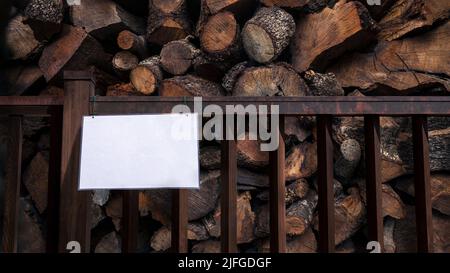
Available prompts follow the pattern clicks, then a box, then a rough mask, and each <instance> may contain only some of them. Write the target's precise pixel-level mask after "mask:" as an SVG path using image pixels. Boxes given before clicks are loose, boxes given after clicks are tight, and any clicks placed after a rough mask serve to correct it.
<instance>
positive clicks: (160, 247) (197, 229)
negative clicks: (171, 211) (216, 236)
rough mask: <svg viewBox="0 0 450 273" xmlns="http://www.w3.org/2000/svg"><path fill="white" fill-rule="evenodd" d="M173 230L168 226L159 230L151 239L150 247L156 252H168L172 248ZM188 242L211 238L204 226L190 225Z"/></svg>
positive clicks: (198, 224)
mask: <svg viewBox="0 0 450 273" xmlns="http://www.w3.org/2000/svg"><path fill="white" fill-rule="evenodd" d="M171 238H172V230H171V229H170V228H169V227H167V226H162V227H161V228H160V229H158V230H157V231H156V232H155V233H154V234H153V236H152V238H151V239H150V246H151V247H152V248H153V249H154V250H156V251H166V250H168V249H169V248H170V247H171ZM187 238H188V240H195V241H203V240H207V239H208V238H209V235H208V232H207V231H206V228H205V226H204V225H203V224H201V223H197V222H192V223H188V230H187Z"/></svg>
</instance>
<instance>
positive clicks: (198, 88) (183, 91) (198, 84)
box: [159, 75, 223, 97]
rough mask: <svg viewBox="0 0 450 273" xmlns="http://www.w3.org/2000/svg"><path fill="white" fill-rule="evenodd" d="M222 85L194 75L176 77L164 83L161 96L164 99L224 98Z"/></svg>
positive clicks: (160, 90) (160, 91) (160, 92)
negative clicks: (184, 97)
mask: <svg viewBox="0 0 450 273" xmlns="http://www.w3.org/2000/svg"><path fill="white" fill-rule="evenodd" d="M222 94H223V90H222V87H221V86H220V85H218V84H217V83H214V82H210V81H208V80H205V79H202V78H200V77H197V76H193V75H186V76H176V77H173V78H170V79H166V80H164V81H163V82H162V84H161V87H160V89H159V95H160V96H163V97H183V96H196V97H208V96H222Z"/></svg>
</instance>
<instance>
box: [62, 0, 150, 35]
mask: <svg viewBox="0 0 450 273" xmlns="http://www.w3.org/2000/svg"><path fill="white" fill-rule="evenodd" d="M70 18H71V21H72V23H73V25H74V26H77V27H83V28H84V29H85V30H86V32H88V33H89V34H91V35H92V36H94V37H96V38H97V39H100V40H105V39H108V38H111V37H116V35H117V34H118V33H119V32H120V31H122V30H125V29H127V30H130V31H132V32H134V33H138V34H144V33H145V21H144V20H143V19H142V18H140V17H137V16H135V15H133V14H131V13H129V12H127V11H126V10H124V9H123V8H122V7H121V6H119V5H117V4H116V3H114V2H113V1H111V0H81V5H73V6H71V7H70Z"/></svg>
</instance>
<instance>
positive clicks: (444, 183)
mask: <svg viewBox="0 0 450 273" xmlns="http://www.w3.org/2000/svg"><path fill="white" fill-rule="evenodd" d="M430 181H431V204H432V206H433V209H435V210H437V211H439V212H441V213H443V214H446V215H449V216H450V175H448V174H446V173H440V174H432V175H431V180H430ZM394 183H395V188H397V189H399V190H401V191H402V192H405V193H407V194H409V195H411V196H415V193H414V177H402V178H400V179H397V180H395V182H394Z"/></svg>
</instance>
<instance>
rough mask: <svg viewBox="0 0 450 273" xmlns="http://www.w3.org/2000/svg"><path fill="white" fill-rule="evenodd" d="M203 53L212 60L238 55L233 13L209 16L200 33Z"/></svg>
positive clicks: (238, 46) (238, 41) (236, 25)
mask: <svg viewBox="0 0 450 273" xmlns="http://www.w3.org/2000/svg"><path fill="white" fill-rule="evenodd" d="M200 43H201V47H202V49H203V51H205V52H206V53H208V54H209V55H211V56H212V57H213V58H214V59H222V58H225V57H230V56H233V55H237V54H239V51H240V49H241V46H240V40H239V25H238V23H237V21H236V19H235V18H234V15H233V13H231V12H228V11H225V12H221V13H218V14H216V15H213V16H211V17H210V18H209V19H208V20H207V21H206V24H205V26H204V27H203V29H202V31H201V33H200Z"/></svg>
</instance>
